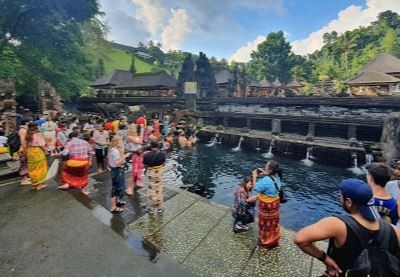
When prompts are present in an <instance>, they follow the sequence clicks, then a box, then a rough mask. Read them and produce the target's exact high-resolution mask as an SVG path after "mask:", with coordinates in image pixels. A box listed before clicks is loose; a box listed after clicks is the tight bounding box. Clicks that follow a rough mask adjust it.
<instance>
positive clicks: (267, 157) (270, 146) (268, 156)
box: [261, 139, 275, 159]
mask: <svg viewBox="0 0 400 277" xmlns="http://www.w3.org/2000/svg"><path fill="white" fill-rule="evenodd" d="M274 146H275V139H272V140H271V143H270V144H269V149H268V152H267V153H264V154H262V155H261V156H262V157H263V158H266V159H271V158H272V157H273V156H274V154H273V153H272V148H274Z"/></svg>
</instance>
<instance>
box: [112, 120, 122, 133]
mask: <svg viewBox="0 0 400 277" xmlns="http://www.w3.org/2000/svg"><path fill="white" fill-rule="evenodd" d="M121 121H122V119H121V118H120V119H118V118H116V119H114V120H113V121H112V122H111V124H112V131H113V132H114V134H116V133H117V132H118V130H119V125H120V122H121Z"/></svg>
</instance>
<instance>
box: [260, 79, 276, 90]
mask: <svg viewBox="0 0 400 277" xmlns="http://www.w3.org/2000/svg"><path fill="white" fill-rule="evenodd" d="M259 83H260V87H262V88H273V87H274V86H273V85H272V84H271V83H270V82H269V81H268V80H267V79H266V78H265V77H264V78H263V79H262V80H261V81H260V82H259Z"/></svg>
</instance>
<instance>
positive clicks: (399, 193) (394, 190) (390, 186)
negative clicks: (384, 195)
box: [385, 180, 400, 201]
mask: <svg viewBox="0 0 400 277" xmlns="http://www.w3.org/2000/svg"><path fill="white" fill-rule="evenodd" d="M385 188H386V191H387V192H388V193H389V194H390V196H392V197H393V198H394V199H395V200H396V201H399V200H400V181H399V180H393V181H390V182H388V183H387V184H386V187H385Z"/></svg>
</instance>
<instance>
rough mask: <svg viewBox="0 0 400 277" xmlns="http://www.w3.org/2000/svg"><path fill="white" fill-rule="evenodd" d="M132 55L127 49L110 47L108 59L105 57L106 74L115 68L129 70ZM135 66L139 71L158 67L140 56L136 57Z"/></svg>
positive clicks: (148, 70) (147, 70)
mask: <svg viewBox="0 0 400 277" xmlns="http://www.w3.org/2000/svg"><path fill="white" fill-rule="evenodd" d="M131 60H132V57H131V55H130V54H128V53H126V52H125V51H122V50H119V49H115V48H110V51H109V54H108V57H107V59H105V61H104V63H105V71H106V74H108V73H110V72H111V71H113V70H114V69H121V70H129V67H130V65H131ZM135 67H136V71H137V73H143V72H150V71H151V70H152V68H157V66H154V65H152V64H150V63H148V62H146V61H144V60H142V59H140V58H138V57H135Z"/></svg>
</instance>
